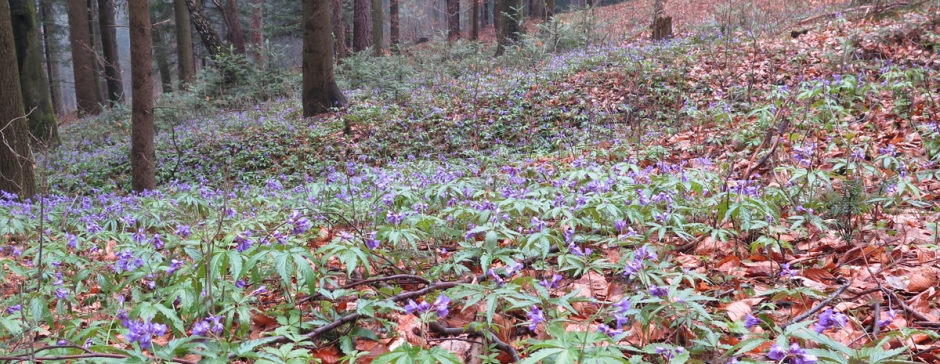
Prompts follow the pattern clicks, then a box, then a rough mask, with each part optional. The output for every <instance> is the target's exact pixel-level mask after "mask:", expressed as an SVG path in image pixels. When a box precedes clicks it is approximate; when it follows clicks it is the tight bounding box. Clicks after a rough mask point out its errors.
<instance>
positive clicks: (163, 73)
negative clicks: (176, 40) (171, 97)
mask: <svg viewBox="0 0 940 364" xmlns="http://www.w3.org/2000/svg"><path fill="white" fill-rule="evenodd" d="M166 31H167V29H165V28H164V27H163V26H159V25H158V26H156V27H151V29H150V39H151V40H152V41H153V42H152V43H151V44H152V47H153V51H152V52H151V54H152V57H153V58H154V60H155V61H156V62H157V71H159V72H160V86H161V90H162V91H163V93H170V92H173V77H172V74H171V73H170V61H169V58H170V47H169V44H167V41H166V39H165V38H164V37H163V34H164V33H166Z"/></svg>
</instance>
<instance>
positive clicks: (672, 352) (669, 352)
mask: <svg viewBox="0 0 940 364" xmlns="http://www.w3.org/2000/svg"><path fill="white" fill-rule="evenodd" d="M684 352H685V348H684V347H681V346H678V347H676V348H675V349H672V348H666V347H662V346H657V347H656V354H659V355H662V356H663V358H665V359H666V361H671V360H672V359H673V358H675V357H676V355H681V354H682V353H684Z"/></svg>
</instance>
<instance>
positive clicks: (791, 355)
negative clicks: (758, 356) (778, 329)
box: [767, 343, 819, 364]
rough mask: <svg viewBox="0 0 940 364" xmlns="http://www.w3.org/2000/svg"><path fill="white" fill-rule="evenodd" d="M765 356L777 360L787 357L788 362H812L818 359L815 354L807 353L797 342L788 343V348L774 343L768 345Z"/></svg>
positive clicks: (806, 363)
mask: <svg viewBox="0 0 940 364" xmlns="http://www.w3.org/2000/svg"><path fill="white" fill-rule="evenodd" d="M767 357H768V358H770V359H771V360H775V361H778V362H780V361H783V360H784V359H787V361H788V362H789V363H790V364H813V363H815V362H816V361H817V360H819V358H818V357H816V355H813V354H810V353H807V352H806V349H803V348H801V347H800V345H799V344H797V343H793V344H790V350H787V349H786V348H784V347H782V346H780V345H777V344H774V345H773V346H771V347H770V351H769V352H768V353H767Z"/></svg>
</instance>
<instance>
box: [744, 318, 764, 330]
mask: <svg viewBox="0 0 940 364" xmlns="http://www.w3.org/2000/svg"><path fill="white" fill-rule="evenodd" d="M760 323H761V321H760V319H759V318H757V317H755V316H754V315H752V314H747V316H745V317H744V328H746V329H748V330H750V329H752V328H754V327H755V326H757V325H760Z"/></svg>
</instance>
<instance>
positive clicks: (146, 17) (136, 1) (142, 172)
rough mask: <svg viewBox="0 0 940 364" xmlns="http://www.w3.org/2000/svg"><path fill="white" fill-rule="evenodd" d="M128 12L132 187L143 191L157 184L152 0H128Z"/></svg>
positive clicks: (155, 186)
mask: <svg viewBox="0 0 940 364" xmlns="http://www.w3.org/2000/svg"><path fill="white" fill-rule="evenodd" d="M191 1H192V0H191ZM127 12H128V15H129V17H130V21H129V24H128V25H129V26H130V36H131V97H132V100H131V187H132V188H133V189H134V191H137V192H143V191H145V190H152V189H155V188H157V179H156V152H155V151H154V146H153V137H154V127H153V78H152V73H153V58H152V56H151V51H152V48H153V46H152V44H151V36H150V31H151V29H150V1H149V0H128V4H127Z"/></svg>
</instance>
